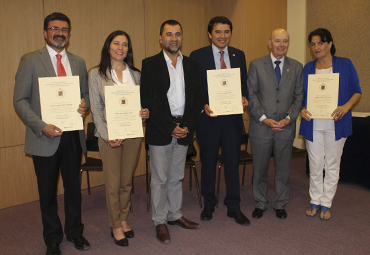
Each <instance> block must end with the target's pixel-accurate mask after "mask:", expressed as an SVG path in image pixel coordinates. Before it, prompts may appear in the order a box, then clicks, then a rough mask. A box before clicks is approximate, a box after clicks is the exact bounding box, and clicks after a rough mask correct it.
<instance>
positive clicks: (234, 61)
mask: <svg viewBox="0 0 370 255" xmlns="http://www.w3.org/2000/svg"><path fill="white" fill-rule="evenodd" d="M232 29H233V26H232V23H231V21H230V20H229V19H228V18H226V17H223V16H218V17H214V18H212V19H211V20H210V22H209V24H208V36H209V38H210V40H211V41H212V44H211V45H209V46H206V47H204V48H201V49H198V50H195V51H193V52H192V53H191V54H190V57H191V58H194V59H195V60H197V61H198V63H199V65H200V69H201V75H202V85H203V105H204V110H203V111H202V114H201V117H200V121H199V124H198V127H197V129H196V132H197V140H198V143H199V146H200V157H201V162H202V180H201V184H202V196H203V198H204V209H203V211H202V213H201V215H200V218H201V220H211V219H212V218H213V216H212V213H213V212H214V211H215V206H216V204H217V202H218V201H217V198H216V195H215V182H216V164H217V157H218V151H219V147H220V146H221V147H222V160H223V161H224V162H225V181H226V197H225V200H224V204H225V205H226V207H227V216H229V217H231V218H234V219H235V221H236V222H237V223H239V224H242V225H249V224H250V221H249V220H248V218H247V217H246V216H245V215H244V214H243V213H242V212H241V210H240V184H239V154H240V145H241V134H242V129H243V118H242V115H241V114H234V115H224V116H211V113H213V112H212V109H211V108H210V106H209V98H208V83H207V70H213V69H226V68H240V78H241V89H242V95H243V98H241V99H240V103H241V104H243V107H246V106H247V105H248V101H247V99H246V97H247V84H246V82H247V67H246V60H245V55H244V52H242V51H241V50H238V49H235V48H233V47H230V46H228V45H229V42H230V38H231V33H232Z"/></svg>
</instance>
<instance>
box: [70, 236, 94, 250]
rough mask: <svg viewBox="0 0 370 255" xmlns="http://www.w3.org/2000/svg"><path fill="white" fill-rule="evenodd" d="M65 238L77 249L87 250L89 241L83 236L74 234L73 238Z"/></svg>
mask: <svg viewBox="0 0 370 255" xmlns="http://www.w3.org/2000/svg"><path fill="white" fill-rule="evenodd" d="M67 240H68V241H70V242H72V243H73V244H74V247H75V248H76V249H77V250H87V249H89V248H90V244H89V242H88V241H87V240H86V239H85V237H83V236H76V237H74V238H68V237H67Z"/></svg>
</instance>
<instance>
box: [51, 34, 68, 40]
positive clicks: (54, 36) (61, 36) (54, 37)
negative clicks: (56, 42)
mask: <svg viewBox="0 0 370 255" xmlns="http://www.w3.org/2000/svg"><path fill="white" fill-rule="evenodd" d="M58 37H59V38H62V39H63V40H65V39H66V37H65V36H64V35H53V39H56V38H58Z"/></svg>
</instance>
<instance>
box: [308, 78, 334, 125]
mask: <svg viewBox="0 0 370 255" xmlns="http://www.w3.org/2000/svg"><path fill="white" fill-rule="evenodd" d="M338 93H339V73H330V74H309V75H308V88H307V110H308V111H309V112H310V113H311V114H312V116H311V118H312V119H333V117H332V116H331V114H332V113H333V112H334V110H335V109H336V108H337V107H338Z"/></svg>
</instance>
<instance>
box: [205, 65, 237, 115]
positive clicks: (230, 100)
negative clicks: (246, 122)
mask: <svg viewBox="0 0 370 255" xmlns="http://www.w3.org/2000/svg"><path fill="white" fill-rule="evenodd" d="M207 81H208V97H209V107H210V108H211V110H212V111H213V114H212V115H231V114H242V113H243V105H242V93H241V82H240V68H231V69H219V70H207Z"/></svg>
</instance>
